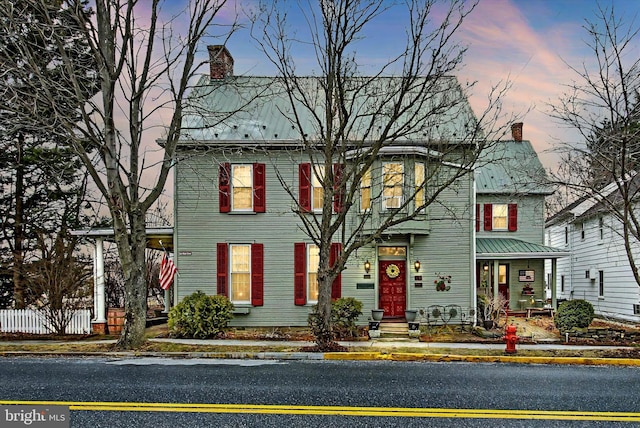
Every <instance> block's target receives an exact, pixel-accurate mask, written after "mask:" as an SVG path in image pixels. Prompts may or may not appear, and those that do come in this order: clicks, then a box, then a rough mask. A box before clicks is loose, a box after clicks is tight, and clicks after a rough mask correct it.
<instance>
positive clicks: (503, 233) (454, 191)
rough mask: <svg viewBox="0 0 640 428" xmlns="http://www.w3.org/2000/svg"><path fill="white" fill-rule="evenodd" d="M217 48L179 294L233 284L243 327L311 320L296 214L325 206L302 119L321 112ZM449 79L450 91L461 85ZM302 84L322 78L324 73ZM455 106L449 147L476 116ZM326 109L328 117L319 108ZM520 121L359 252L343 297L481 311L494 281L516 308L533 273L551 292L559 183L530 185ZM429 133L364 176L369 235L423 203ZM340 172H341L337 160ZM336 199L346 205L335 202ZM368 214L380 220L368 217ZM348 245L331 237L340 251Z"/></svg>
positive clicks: (192, 103)
mask: <svg viewBox="0 0 640 428" xmlns="http://www.w3.org/2000/svg"><path fill="white" fill-rule="evenodd" d="M210 54H211V73H210V75H208V76H204V77H203V78H202V79H201V81H200V82H199V83H198V85H197V86H196V88H195V89H194V91H193V92H192V94H191V95H190V99H189V102H188V105H189V107H188V109H187V111H186V114H185V120H184V122H183V131H182V141H181V142H180V144H179V145H178V149H177V154H176V163H175V189H174V221H175V226H174V241H173V244H174V251H175V262H176V264H177V266H178V268H179V272H180V274H179V276H178V277H177V278H176V281H175V286H174V288H173V292H174V299H175V301H176V302H177V301H180V300H181V299H182V298H184V297H185V296H187V295H189V294H191V293H193V292H195V291H197V290H201V291H203V292H205V293H208V294H223V295H226V296H228V297H229V299H230V300H231V301H232V302H233V304H234V306H235V308H236V311H235V317H234V319H233V321H232V323H233V325H237V326H242V325H245V326H285V325H286V326H301V325H306V324H307V318H308V314H309V312H310V310H311V306H312V305H313V304H315V303H316V302H317V296H318V286H317V280H316V275H317V268H318V257H319V254H318V247H317V246H316V245H315V244H314V243H313V241H312V240H311V239H310V238H309V237H308V234H306V233H305V230H304V227H302V225H301V224H300V220H299V217H298V213H296V212H294V211H295V210H296V209H303V210H304V211H305V213H306V214H305V215H308V216H314V215H317V214H318V213H320V212H321V209H322V207H321V205H320V201H321V200H322V198H321V192H322V187H321V186H320V184H319V181H320V179H321V176H322V174H323V173H326V171H324V172H323V171H320V172H318V169H317V168H312V165H311V163H310V161H309V153H308V152H306V151H305V150H302V149H301V145H300V141H301V135H300V130H299V127H296V126H293V125H292V123H303V124H304V123H305V122H308V123H309V127H308V129H310V130H311V129H312V128H313V126H312V125H311V123H312V118H311V117H308V118H307V117H304V116H302V117H300V116H299V115H300V114H301V113H300V112H301V111H303V110H297V111H296V114H297V115H298V117H296V118H295V121H294V119H293V118H292V117H291V115H292V114H293V111H292V109H291V102H292V100H291V98H290V97H289V95H290V94H288V93H287V91H286V90H285V88H284V87H283V83H282V81H281V80H280V79H278V78H275V77H257V76H233V58H232V57H231V55H230V53H229V52H228V51H227V50H226V48H224V47H210ZM376 79H379V80H380V82H381V83H380V90H376V91H372V92H371V93H368V94H367V98H366V99H367V104H366V105H368V106H374V105H376V97H384V96H385V93H384V90H383V89H382V88H383V84H384V85H386V84H389V82H390V81H389V80H388V79H393V78H376ZM385 79H387V80H385ZM450 79H452V82H454V83H455V84H453V85H451V86H450V88H452V89H450V90H456V88H458V89H459V86H458V85H457V82H456V81H455V78H453V77H451V78H450ZM299 82H301V84H305V85H308V88H313V87H318V88H319V87H320V85H318V84H317V79H316V78H313V77H309V78H304V79H300V80H299ZM372 82H374V84H375V80H374V81H372ZM313 97H314V95H313V93H311V94H310V95H309V98H310V99H313ZM380 100H382V98H380ZM457 109H458V110H457V112H456V114H452V112H442V113H441V115H442V117H443V118H445V119H446V122H445V121H442V122H441V126H439V127H438V129H437V132H438V134H439V139H440V141H442V140H446V139H447V138H448V139H449V140H448V141H449V144H450V145H453V144H455V136H456V133H457V135H458V136H459V135H461V133H463V132H464V129H465V124H467V123H469V121H471V120H474V117H473V113H472V110H471V108H470V107H469V105H468V102H466V100H465V102H464V103H462V105H458V106H457ZM318 113H320V114H323V112H317V111H316V112H309V113H308V114H318ZM303 128H304V127H303ZM305 129H306V128H305ZM519 129H520V137H515V138H514V141H505V142H500V144H497V145H495V146H496V148H494V149H493V150H492V151H490V152H487V153H486V154H485V155H484V157H483V159H482V164H481V166H480V169H479V170H478V171H477V172H476V173H475V174H474V173H473V171H469V172H468V173H466V174H462V175H460V177H459V178H458V179H456V180H455V181H454V182H453V183H451V185H450V186H449V187H448V188H447V189H445V190H444V191H443V192H442V193H440V194H439V195H438V198H440V199H439V201H440V202H441V203H436V204H432V205H430V206H429V208H428V210H425V211H424V213H419V215H418V216H416V217H415V218H414V219H413V220H412V221H409V222H406V223H402V224H399V225H396V226H394V227H393V228H390V229H389V230H387V231H386V232H385V233H384V234H383V235H382V236H380V237H379V238H378V239H376V240H375V241H374V242H372V243H371V245H368V246H365V247H363V248H360V249H359V250H358V251H357V252H356V253H354V254H353V255H352V257H350V259H349V260H348V262H347V264H346V269H345V270H344V271H342V273H341V274H340V276H339V277H338V278H337V279H336V281H335V282H334V284H333V287H332V297H334V298H337V297H341V296H345V297H346V296H349V297H354V298H356V299H358V300H360V301H361V302H363V305H364V312H365V314H366V313H369V311H370V310H371V309H375V308H383V309H384V310H385V317H387V318H403V317H404V310H405V309H409V308H410V309H419V308H426V307H428V306H430V305H443V306H446V305H457V306H459V307H460V308H461V310H462V311H463V312H464V314H465V317H466V318H467V319H471V318H472V317H473V315H474V313H475V308H476V297H477V294H476V293H477V287H480V286H481V285H486V284H494V285H495V289H496V290H497V289H498V288H500V290H501V291H502V292H506V293H507V294H509V295H510V296H511V302H512V304H513V305H516V306H517V305H518V301H519V300H520V294H519V293H520V290H521V289H522V288H523V285H524V284H525V283H527V284H530V285H531V286H532V288H533V290H534V293H535V297H536V298H538V297H539V296H541V295H542V293H543V275H542V272H543V268H544V259H545V258H552V259H554V260H555V258H556V257H560V256H562V252H560V251H559V250H556V249H553V248H549V247H545V246H543V245H542V242H543V237H544V234H543V199H544V196H545V195H546V194H548V190H547V188H546V187H540V186H538V184H537V183H535V182H533V181H532V177H538V176H539V175H540V174H542V175H543V171H542V168H541V165H540V163H539V161H538V159H537V156H536V154H535V151H534V150H533V148H532V147H531V144H530V143H529V142H526V141H522V138H521V127H520V128H519ZM310 132H311V131H310ZM424 135H425V136H426V135H427V133H426V132H425V134H424ZM426 141H427V140H426V137H425V139H424V140H422V139H421V138H420V135H416V136H415V138H412V139H406V138H405V139H400V140H399V141H395V142H394V144H391V145H389V146H387V147H384V149H383V150H381V151H380V153H378V154H377V158H376V159H375V162H374V164H373V165H372V168H371V171H372V172H371V173H370V174H365V175H364V176H363V177H362V179H361V181H360V188H359V192H360V193H359V195H358V196H357V205H358V206H357V207H352V213H351V214H349V215H350V216H351V218H350V220H349V221H347V222H346V223H345V225H346V227H347V228H349V227H358V231H359V233H372V231H374V230H375V229H376V225H375V222H376V221H377V220H376V219H377V218H378V217H377V214H376V213H378V212H384V211H386V210H392V209H396V208H397V207H399V206H401V205H402V201H403V200H404V198H406V197H407V195H409V194H411V195H415V198H416V201H414V202H412V204H413V205H409V206H408V207H406V208H407V209H412V207H415V206H418V205H419V204H420V201H421V200H422V199H421V198H425V194H426V193H428V192H429V189H428V186H429V184H428V183H427V184H426V188H425V189H420V188H418V184H417V183H422V182H424V181H425V180H424V177H425V175H426V174H427V171H426V170H427V169H428V165H429V162H430V160H431V158H432V156H433V151H432V149H431V148H430V147H429V145H428V144H427V142H426ZM348 161H349V159H348V157H347V162H348ZM494 161H500V162H501V163H502V164H503V166H502V167H499V166H493V165H492V163H493V162H494ZM503 161H505V162H503ZM440 167H441V168H442V169H443V171H445V173H446V169H447V168H453V169H455V168H461V166H460V165H459V164H457V163H456V162H455V159H452V160H451V161H449V162H446V163H441V165H440ZM332 168H333V169H334V170H333V172H335V173H336V174H339V169H340V168H341V166H340V163H336V164H334V165H333V167H332ZM522 183H526V184H524V185H521V184H522ZM424 192H426V193H424ZM372 195H378V196H379V197H372ZM474 207H475V209H474ZM332 208H333V210H335V212H336V213H338V212H339V211H340V209H341V207H340V206H339V203H338V202H337V201H336V203H334V206H333V207H332ZM365 212H366V213H368V214H369V215H368V217H367V219H368V220H367V222H369V223H367V222H364V223H362V222H360V221H359V219H360V217H359V215H360V214H362V213H365ZM347 232H351V231H347ZM347 235H348V233H347ZM341 245H343V243H341V242H334V243H333V244H332V253H334V254H338V253H339V251H340V249H341ZM439 277H445V278H449V277H450V282H447V288H446V289H445V290H441V289H439V288H437V287H436V286H435V285H434V284H435V282H437V280H438V279H439ZM482 278H484V279H485V281H484V282H483V281H482ZM487 278H488V279H487ZM523 278H524V279H526V281H525V280H523ZM361 321H362V322H364V321H366V316H365V317H364V318H363V319H362V320H361Z"/></svg>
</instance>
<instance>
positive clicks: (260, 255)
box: [251, 244, 264, 306]
mask: <svg viewBox="0 0 640 428" xmlns="http://www.w3.org/2000/svg"><path fill="white" fill-rule="evenodd" d="M251 304H252V305H253V306H262V305H264V244H251Z"/></svg>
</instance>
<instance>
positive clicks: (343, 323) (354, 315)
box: [309, 297, 362, 339]
mask: <svg viewBox="0 0 640 428" xmlns="http://www.w3.org/2000/svg"><path fill="white" fill-rule="evenodd" d="M360 315H362V302H360V301H358V300H356V299H354V298H353V297H342V298H340V299H337V300H334V301H333V302H331V326H332V331H325V329H324V327H323V325H322V323H321V322H320V317H319V315H318V306H317V305H314V306H313V310H312V311H311V313H310V314H309V328H310V329H311V333H312V334H313V335H314V336H315V337H316V338H318V337H330V336H331V337H333V336H335V337H337V338H338V339H346V338H353V337H358V326H357V325H356V321H357V320H358V317H359V316H360Z"/></svg>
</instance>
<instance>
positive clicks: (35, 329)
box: [0, 309, 91, 334]
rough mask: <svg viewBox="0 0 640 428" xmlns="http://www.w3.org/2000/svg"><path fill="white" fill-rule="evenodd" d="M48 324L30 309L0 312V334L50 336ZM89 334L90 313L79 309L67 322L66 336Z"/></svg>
mask: <svg viewBox="0 0 640 428" xmlns="http://www.w3.org/2000/svg"><path fill="white" fill-rule="evenodd" d="M48 325H50V323H49V322H48V321H47V320H46V318H45V317H44V316H43V315H42V314H41V313H40V312H38V311H34V310H32V309H2V310H0V332H2V333H30V334H50V333H52V331H51V329H50V328H48V327H47V326H48ZM89 333H91V311H90V310H89V309H79V310H77V311H76V312H75V313H74V314H73V317H72V318H71V321H69V325H67V328H66V334H89Z"/></svg>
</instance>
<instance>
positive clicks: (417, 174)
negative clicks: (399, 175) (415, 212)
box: [413, 162, 427, 209]
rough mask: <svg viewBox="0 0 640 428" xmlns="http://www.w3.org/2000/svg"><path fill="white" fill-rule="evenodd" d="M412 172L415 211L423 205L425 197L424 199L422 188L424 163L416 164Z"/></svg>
mask: <svg viewBox="0 0 640 428" xmlns="http://www.w3.org/2000/svg"><path fill="white" fill-rule="evenodd" d="M413 171H414V183H415V191H416V197H415V199H414V202H415V207H416V209H417V208H418V207H421V206H422V205H424V201H425V197H424V186H425V180H426V177H427V175H426V170H425V167H424V163H422V162H416V163H415V166H414V168H413Z"/></svg>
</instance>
